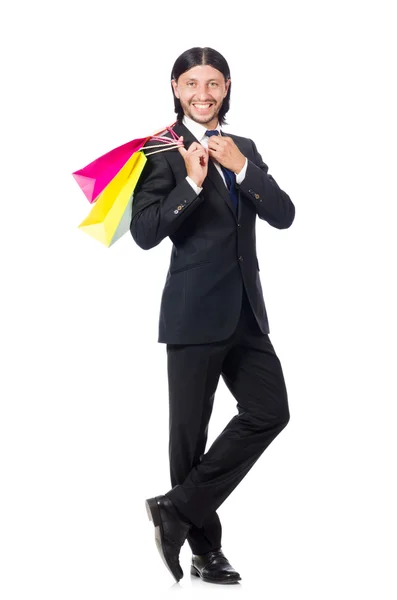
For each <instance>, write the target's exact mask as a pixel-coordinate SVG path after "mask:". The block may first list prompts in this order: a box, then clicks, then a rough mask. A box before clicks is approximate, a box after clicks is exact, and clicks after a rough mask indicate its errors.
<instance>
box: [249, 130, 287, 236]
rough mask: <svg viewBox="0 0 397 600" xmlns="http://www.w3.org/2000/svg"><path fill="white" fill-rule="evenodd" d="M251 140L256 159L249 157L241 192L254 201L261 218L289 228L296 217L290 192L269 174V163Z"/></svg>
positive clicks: (281, 227)
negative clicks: (282, 187) (263, 158)
mask: <svg viewBox="0 0 397 600" xmlns="http://www.w3.org/2000/svg"><path fill="white" fill-rule="evenodd" d="M250 141H251V143H252V147H253V153H254V160H253V161H252V160H250V159H248V165H247V171H246V174H245V177H244V179H243V181H242V182H241V184H240V185H239V190H240V193H242V194H244V196H246V197H247V198H249V199H250V200H251V201H252V202H253V203H254V205H255V210H256V212H257V214H258V217H259V218H260V219H263V220H264V221H267V222H268V223H269V225H272V226H273V227H277V229H287V228H288V227H290V225H292V223H293V220H294V218H295V206H294V205H293V203H292V202H291V199H290V197H289V196H288V194H286V193H285V192H283V190H282V189H281V188H280V187H279V186H278V185H277V183H276V181H275V180H274V179H273V177H272V176H271V175H268V166H267V164H265V163H264V162H263V160H262V157H261V155H260V154H259V152H258V150H257V149H256V146H255V144H254V142H253V141H252V140H250Z"/></svg>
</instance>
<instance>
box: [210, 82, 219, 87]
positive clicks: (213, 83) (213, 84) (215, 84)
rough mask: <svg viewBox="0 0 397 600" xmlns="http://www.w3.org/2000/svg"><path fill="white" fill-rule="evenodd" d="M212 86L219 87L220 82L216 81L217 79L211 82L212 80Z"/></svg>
mask: <svg viewBox="0 0 397 600" xmlns="http://www.w3.org/2000/svg"><path fill="white" fill-rule="evenodd" d="M210 86H211V87H217V86H218V84H217V83H216V81H211V82H210Z"/></svg>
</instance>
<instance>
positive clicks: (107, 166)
mask: <svg viewBox="0 0 397 600" xmlns="http://www.w3.org/2000/svg"><path fill="white" fill-rule="evenodd" d="M167 131H168V132H169V133H170V134H171V139H170V138H167V137H164V136H163V135H160V134H161V133H162V132H167ZM149 140H151V141H158V142H161V143H160V146H164V147H165V148H167V149H170V148H174V147H176V146H178V145H181V143H180V142H178V136H177V135H176V134H175V132H174V131H173V129H172V125H170V126H167V127H166V128H165V129H163V130H161V131H160V132H156V133H153V134H150V135H148V136H146V137H144V138H137V139H135V140H131V141H130V142H127V143H126V144H123V145H122V146H118V147H117V148H113V150H110V151H109V152H107V153H106V154H104V155H103V156H100V157H99V158H97V159H95V160H93V161H92V162H90V163H89V164H88V165H86V166H85V167H83V168H82V169H79V170H78V171H75V172H74V173H72V175H73V177H74V178H75V180H76V181H77V183H78V184H79V186H80V188H81V190H82V191H83V192H84V194H85V196H86V198H87V200H88V201H89V202H90V203H93V202H95V200H96V199H97V198H98V197H99V195H100V194H101V192H103V190H104V189H105V187H106V186H107V185H108V184H109V183H110V182H111V181H112V179H113V178H114V177H115V176H116V175H117V173H118V172H119V171H120V169H121V168H122V167H123V166H124V165H125V163H126V162H127V160H128V159H129V158H130V157H131V156H132V155H133V154H134V152H138V151H139V150H141V149H143V146H144V145H145V144H146V142H147V141H149ZM160 146H153V147H156V148H157V147H160ZM148 149H149V150H150V148H148Z"/></svg>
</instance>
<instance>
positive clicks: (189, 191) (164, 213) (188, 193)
mask: <svg viewBox="0 0 397 600" xmlns="http://www.w3.org/2000/svg"><path fill="white" fill-rule="evenodd" d="M202 201H203V196H202V195H200V194H199V195H198V194H196V192H195V190H194V189H193V188H192V186H191V185H190V184H189V182H188V181H187V180H186V179H183V180H182V181H180V182H179V183H178V184H177V183H176V181H175V178H174V175H173V172H172V170H171V167H170V165H169V163H168V161H167V160H166V158H165V157H164V156H162V153H161V152H160V153H158V154H154V155H152V156H148V159H147V163H146V165H145V167H144V170H143V172H142V175H141V177H140V180H139V182H138V185H137V186H136V188H135V193H134V198H133V204H132V214H131V223H130V231H131V235H132V237H133V239H134V240H135V242H136V243H137V244H138V246H140V247H141V248H142V249H143V250H149V249H150V248H154V246H157V244H159V243H160V242H161V241H162V240H163V239H164V238H165V237H167V236H171V235H173V234H174V233H175V231H176V230H177V229H178V228H179V227H180V226H181V224H182V223H183V222H184V221H185V219H186V218H187V217H188V216H189V215H190V214H191V213H192V211H193V210H194V209H195V208H197V206H199V205H200V204H201V202H202Z"/></svg>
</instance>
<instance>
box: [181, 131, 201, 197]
mask: <svg viewBox="0 0 397 600" xmlns="http://www.w3.org/2000/svg"><path fill="white" fill-rule="evenodd" d="M179 139H180V140H182V141H183V136H181V137H180V138H179ZM178 152H179V154H181V155H182V158H183V160H184V161H185V165H186V171H187V174H188V176H189V177H190V179H192V180H193V181H194V183H195V184H196V185H198V186H199V187H202V185H203V181H204V179H205V178H206V177H207V173H208V151H207V149H206V148H204V146H202V145H201V144H199V143H198V142H193V143H192V144H191V145H190V146H189V150H186V149H185V148H184V147H183V146H180V147H179V148H178Z"/></svg>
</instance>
